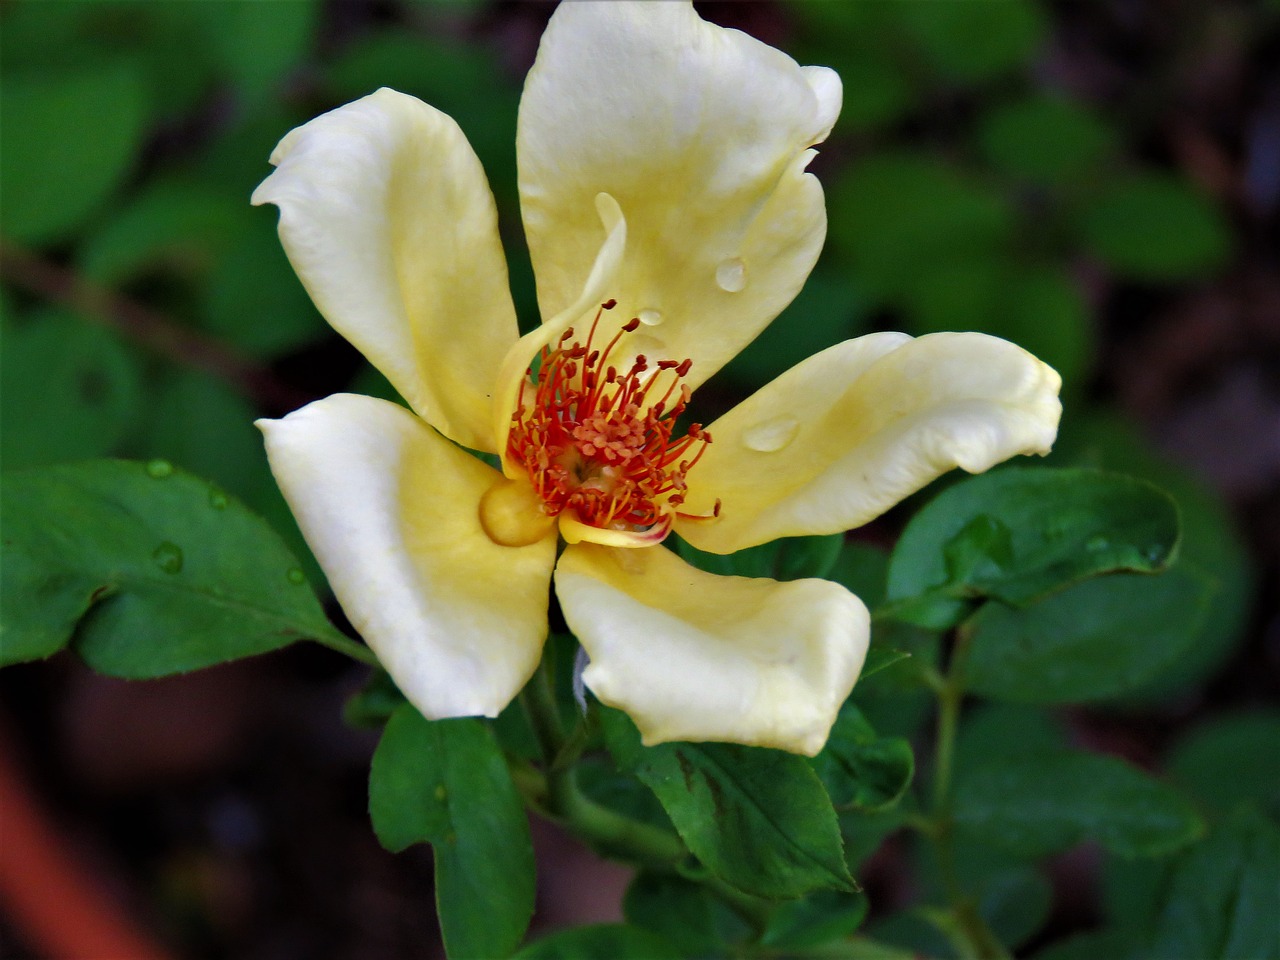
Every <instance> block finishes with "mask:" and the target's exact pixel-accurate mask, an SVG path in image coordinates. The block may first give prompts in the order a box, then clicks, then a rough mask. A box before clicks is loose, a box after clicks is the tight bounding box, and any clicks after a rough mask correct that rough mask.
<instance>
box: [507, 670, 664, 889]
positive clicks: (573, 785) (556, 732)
mask: <svg viewBox="0 0 1280 960" xmlns="http://www.w3.org/2000/svg"><path fill="white" fill-rule="evenodd" d="M548 662H549V658H546V657H544V658H543V661H542V664H541V665H540V666H539V667H538V670H537V672H536V673H535V674H534V675H533V679H532V680H530V681H529V683H528V685H527V686H526V687H525V689H524V692H523V693H522V694H521V695H520V698H521V701H522V702H523V704H524V708H525V710H526V712H527V713H528V716H529V723H530V725H531V726H532V727H533V734H534V737H535V738H536V739H537V741H538V748H539V750H540V751H541V753H542V757H543V761H544V763H545V765H546V773H545V778H546V779H545V789H543V790H540V791H538V793H539V794H540V795H541V797H542V798H543V803H542V804H540V805H535V809H537V811H538V812H539V813H543V814H545V815H547V816H549V817H550V818H551V819H552V820H555V821H556V822H558V823H561V824H563V825H564V826H566V827H568V828H569V829H570V830H572V831H573V832H574V833H575V834H576V835H578V836H579V837H581V838H582V839H583V840H585V841H586V842H587V843H589V844H590V845H591V846H593V847H595V848H597V849H599V850H601V851H602V852H604V853H611V854H615V855H618V856H624V857H626V858H627V859H628V860H633V861H637V862H639V863H643V864H646V865H649V866H661V867H668V868H669V867H671V866H673V865H674V864H677V863H679V862H680V861H682V860H684V859H685V857H686V856H687V855H688V852H687V851H686V850H685V846H684V843H683V842H682V841H681V840H680V838H679V837H677V836H676V835H675V834H673V833H671V832H669V831H667V830H663V829H661V828H659V827H654V826H651V825H650V824H647V823H641V822H640V821H639V820H633V819H631V818H630V817H626V816H623V815H622V814H620V813H616V812H614V811H613V810H610V809H609V808H607V807H604V806H601V805H600V804H598V803H596V802H595V801H594V800H592V799H591V798H590V797H588V796H587V795H586V794H584V793H583V792H582V791H581V789H580V788H579V787H578V780H577V771H576V769H575V767H574V766H573V765H572V764H567V765H566V764H563V762H562V763H561V764H557V763H556V762H555V761H556V759H557V757H560V755H561V751H562V750H563V748H564V745H565V740H566V738H565V735H564V728H563V727H562V726H561V723H560V714H559V711H558V709H557V707H556V700H555V694H554V693H553V692H552V689H551V679H550V676H549V666H548Z"/></svg>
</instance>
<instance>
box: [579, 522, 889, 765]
mask: <svg viewBox="0 0 1280 960" xmlns="http://www.w3.org/2000/svg"><path fill="white" fill-rule="evenodd" d="M556 593H557V594H558V596H559V597H560V605H561V607H562V608H563V610H564V615H565V619H566V620H567V621H568V623H569V627H570V628H571V629H572V630H573V632H574V633H575V634H576V635H577V636H578V639H579V640H580V641H581V642H582V646H583V647H584V648H585V649H586V651H587V654H588V656H590V658H591V664H590V665H589V666H588V667H587V669H586V671H585V672H584V673H583V680H584V681H585V682H586V684H587V686H588V687H590V688H591V690H592V692H594V693H595V695H596V696H597V697H599V698H600V700H601V701H602V702H604V703H606V704H609V705H610V706H613V707H618V708H619V709H621V710H625V711H626V712H627V713H628V714H630V716H631V718H632V719H633V720H634V721H635V722H636V726H638V727H639V728H640V732H641V734H642V735H643V737H644V742H645V743H646V744H654V743H663V742H666V741H669V740H693V741H703V740H714V741H727V742H731V743H745V744H753V745H756V746H762V747H777V748H779V749H782V750H790V751H792V752H793V753H803V754H807V755H808V756H813V755H814V754H815V753H817V752H818V751H819V750H821V749H822V745H823V744H824V743H825V742H826V739H827V734H828V733H829V732H830V730H831V724H832V723H833V722H834V721H835V717H836V712H837V711H838V710H839V709H840V705H841V704H842V703H843V702H844V700H845V698H846V697H847V696H848V695H849V691H850V690H851V689H852V688H853V684H854V681H855V680H856V679H857V678H858V673H859V671H861V669H862V663H863V660H864V658H865V657H866V652H867V641H868V638H869V636H870V620H869V617H868V615H867V609H866V607H865V606H863V604H862V601H860V600H859V599H858V598H857V597H855V596H854V595H853V594H851V593H850V592H849V591H848V590H846V589H845V588H844V587H841V586H838V585H837V584H834V583H831V582H829V581H827V580H795V581H791V582H789V583H779V582H777V581H774V580H752V579H747V578H745V577H718V576H714V575H713V574H710V573H704V572H703V571H701V570H698V569H696V568H694V567H691V566H689V565H688V564H687V563H685V562H684V561H683V560H681V559H680V558H679V557H677V556H676V555H675V554H674V553H672V552H671V551H670V550H667V549H666V548H664V547H653V548H651V549H648V550H626V549H617V548H611V547H603V546H599V545H597V544H585V543H584V544H578V545H576V546H571V547H569V548H568V549H566V550H565V552H564V554H563V555H562V556H561V558H560V562H559V564H558V565H557V566H556Z"/></svg>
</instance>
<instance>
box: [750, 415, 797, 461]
mask: <svg viewBox="0 0 1280 960" xmlns="http://www.w3.org/2000/svg"><path fill="white" fill-rule="evenodd" d="M799 432H800V421H799V420H797V419H796V418H795V417H778V418H776V419H774V420H766V421H765V422H764V423H757V424H756V425H755V426H751V427H747V429H746V430H744V431H742V442H743V444H744V445H746V447H747V448H748V449H749V450H756V451H759V452H760V453H775V452H776V451H778V450H781V449H782V448H783V447H785V446H786V445H787V444H789V443H790V442H791V441H792V440H794V439H795V438H796V434H797V433H799Z"/></svg>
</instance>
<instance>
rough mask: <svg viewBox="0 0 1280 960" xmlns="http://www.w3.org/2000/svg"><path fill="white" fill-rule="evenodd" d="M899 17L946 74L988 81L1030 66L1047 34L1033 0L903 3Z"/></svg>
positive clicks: (1044, 19)
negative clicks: (1025, 65) (1024, 65)
mask: <svg viewBox="0 0 1280 960" xmlns="http://www.w3.org/2000/svg"><path fill="white" fill-rule="evenodd" d="M895 12H897V13H898V15H899V16H900V17H902V19H903V22H904V23H905V24H906V25H907V27H908V28H909V29H910V30H911V32H912V33H913V34H914V36H915V38H916V40H917V42H918V43H919V44H920V46H921V47H922V48H923V49H924V51H925V53H926V54H927V55H928V56H929V58H930V59H931V60H932V61H933V62H934V64H935V65H936V66H937V67H938V68H939V70H941V71H942V72H943V73H945V74H947V75H948V76H950V77H954V78H956V79H958V80H969V81H976V80H987V79H991V78H994V77H998V76H1000V75H1001V74H1004V73H1008V72H1010V71H1012V70H1016V69H1017V68H1019V67H1021V66H1022V65H1023V64H1025V63H1027V62H1029V61H1030V60H1031V58H1032V56H1033V55H1034V54H1035V52H1036V49H1037V48H1038V47H1039V45H1040V42H1041V39H1042V38H1043V36H1044V35H1045V33H1046V31H1047V24H1046V17H1045V14H1044V12H1043V10H1042V9H1041V8H1040V6H1039V5H1038V4H1036V3H1033V2H1031V0H1004V2H999V3H903V4H896V5H895Z"/></svg>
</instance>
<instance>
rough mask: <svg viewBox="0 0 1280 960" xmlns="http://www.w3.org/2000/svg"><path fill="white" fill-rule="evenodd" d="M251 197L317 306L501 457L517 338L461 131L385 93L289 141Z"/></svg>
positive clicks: (501, 265) (407, 389)
mask: <svg viewBox="0 0 1280 960" xmlns="http://www.w3.org/2000/svg"><path fill="white" fill-rule="evenodd" d="M271 162H272V163H273V164H275V165H276V168H277V169H276V171H275V172H274V173H272V174H271V176H269V177H267V179H266V180H265V181H263V183H262V184H261V185H260V186H259V187H258V189H257V190H256V191H254V194H253V202H254V203H255V204H262V203H274V204H275V205H276V206H278V207H279V208H280V239H281V241H282V242H283V244H284V248H285V250H286V252H287V253H288V254H289V259H290V261H291V262H292V263H293V267H294V269H295V270H296V271H297V272H298V276H299V277H300V278H301V280H302V283H303V285H304V286H305V287H306V288H307V292H308V293H310V294H311V299H312V300H314V301H315V304H316V306H317V307H318V308H319V310H320V312H321V313H322V314H324V316H325V319H327V320H328V321H329V323H330V324H332V325H333V327H334V329H335V330H337V331H338V332H339V333H341V334H342V335H343V336H344V337H346V338H347V339H348V340H350V341H351V342H352V343H353V344H354V345H355V346H356V347H357V348H358V349H359V350H360V351H361V352H362V353H363V354H364V355H365V356H366V357H368V358H369V360H370V362H372V363H373V365H374V366H376V367H377V368H378V369H379V370H381V371H382V372H383V373H384V374H386V376H387V379H389V380H390V381H391V383H392V384H393V385H394V386H395V388H396V389H397V390H399V391H400V393H401V395H402V396H403V397H404V398H405V399H406V400H408V401H409V403H410V404H411V405H412V406H413V408H414V410H416V411H417V412H418V413H419V414H420V415H421V416H422V417H423V418H425V419H426V420H427V421H428V422H430V423H432V424H433V425H434V426H436V427H437V428H438V429H439V430H440V431H441V432H442V433H444V434H445V436H447V437H450V438H451V439H453V440H456V441H457V442H458V443H461V444H462V445H463V446H467V447H471V448H473V449H478V450H487V451H491V452H492V451H494V450H495V449H496V448H495V441H494V437H493V433H492V426H491V422H492V420H491V418H492V413H491V403H492V401H491V398H490V392H491V390H492V385H493V381H494V378H495V377H496V375H497V372H498V366H499V364H500V363H501V362H502V358H503V356H504V355H505V354H506V352H507V350H508V349H509V348H510V347H511V345H512V343H514V342H515V340H516V336H517V329H516V319H515V311H514V309H513V307H512V305H511V294H510V292H509V290H508V287H507V268H506V262H505V260H504V259H503V255H502V246H501V243H500V242H499V240H498V228H497V214H496V212H495V209H494V204H493V196H492V194H491V193H490V192H489V186H488V182H487V181H486V180H485V176H484V171H483V170H482V169H481V168H480V161H479V160H477V159H476V155H475V153H474V152H473V151H472V149H471V146H470V145H469V144H468V143H467V140H466V137H464V136H463V134H462V131H461V130H459V129H458V125H457V124H456V123H454V122H453V121H452V120H451V119H449V118H448V117H447V116H445V115H444V114H443V113H441V112H440V111H438V110H436V109H435V108H433V107H429V106H427V105H426V104H425V103H422V102H421V101H419V100H416V99H414V98H413V97H409V96H406V95H404V94H402V93H396V92H395V91H393V90H386V89H383V90H379V91H378V92H377V93H374V94H371V95H370V96H367V97H365V98H363V99H361V100H357V101H355V102H354V103H349V104H347V105H346V106H344V107H339V108H338V109H337V110H333V111H331V112H330V113H326V114H324V115H323V116H320V117H317V118H316V119H315V120H312V121H311V122H310V123H307V124H306V125H304V126H301V127H299V128H297V129H296V130H293V131H292V132H290V133H289V134H288V135H287V136H286V137H285V138H284V139H283V140H281V141H280V145H279V146H278V147H276V150H275V152H274V153H273V154H272V155H271Z"/></svg>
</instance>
